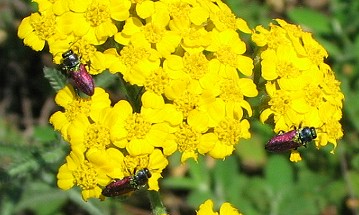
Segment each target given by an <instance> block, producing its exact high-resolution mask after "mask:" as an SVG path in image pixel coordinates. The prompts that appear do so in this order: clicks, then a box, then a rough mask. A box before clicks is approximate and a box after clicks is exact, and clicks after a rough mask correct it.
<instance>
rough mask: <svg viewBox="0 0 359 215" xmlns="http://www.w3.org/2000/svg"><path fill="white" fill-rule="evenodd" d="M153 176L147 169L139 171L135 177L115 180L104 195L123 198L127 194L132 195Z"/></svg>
mask: <svg viewBox="0 0 359 215" xmlns="http://www.w3.org/2000/svg"><path fill="white" fill-rule="evenodd" d="M151 176H152V174H151V172H150V171H149V170H148V169H147V168H144V169H142V170H139V171H138V172H137V173H136V174H135V175H133V176H127V177H124V178H123V179H115V181H113V182H111V183H109V184H108V185H107V186H106V187H105V188H104V189H103V190H102V195H104V196H107V197H114V196H121V195H125V194H130V193H131V192H134V191H136V190H138V189H140V187H142V186H144V185H146V184H147V182H148V179H149V178H151Z"/></svg>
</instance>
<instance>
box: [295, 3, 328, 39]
mask: <svg viewBox="0 0 359 215" xmlns="http://www.w3.org/2000/svg"><path fill="white" fill-rule="evenodd" d="M288 16H289V18H290V19H291V20H293V22H294V23H297V24H300V25H304V26H305V27H307V28H310V30H311V31H314V32H316V33H319V34H322V33H325V34H329V33H331V26H330V18H329V17H328V16H325V15H323V14H322V13H320V12H318V11H315V10H312V9H309V8H293V9H292V10H290V11H289V12H288Z"/></svg>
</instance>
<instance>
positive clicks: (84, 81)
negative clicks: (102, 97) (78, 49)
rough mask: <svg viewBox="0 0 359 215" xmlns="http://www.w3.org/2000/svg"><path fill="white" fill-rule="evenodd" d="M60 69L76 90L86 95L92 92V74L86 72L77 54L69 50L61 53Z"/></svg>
mask: <svg viewBox="0 0 359 215" xmlns="http://www.w3.org/2000/svg"><path fill="white" fill-rule="evenodd" d="M62 58H63V59H62V70H63V71H64V72H65V73H66V75H67V76H68V77H69V81H70V83H71V84H72V86H74V87H75V88H76V89H77V90H80V91H82V92H83V93H85V94H86V95H88V96H92V95H93V94H94V88H95V84H94V81H93V78H92V76H91V75H90V74H89V73H88V72H87V70H86V67H85V65H84V64H82V63H81V62H80V60H79V58H78V56H77V55H76V54H75V53H73V51H72V50H69V51H67V52H65V53H63V54H62Z"/></svg>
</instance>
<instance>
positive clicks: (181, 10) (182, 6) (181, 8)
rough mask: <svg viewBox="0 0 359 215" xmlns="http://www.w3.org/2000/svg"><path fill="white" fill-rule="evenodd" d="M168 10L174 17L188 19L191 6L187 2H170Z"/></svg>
mask: <svg viewBox="0 0 359 215" xmlns="http://www.w3.org/2000/svg"><path fill="white" fill-rule="evenodd" d="M168 10H169V12H170V15H171V16H172V17H173V19H188V14H189V12H190V10H191V6H190V5H189V4H188V3H185V2H177V3H174V4H170V5H169V6H168Z"/></svg>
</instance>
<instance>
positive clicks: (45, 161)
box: [0, 0, 359, 215]
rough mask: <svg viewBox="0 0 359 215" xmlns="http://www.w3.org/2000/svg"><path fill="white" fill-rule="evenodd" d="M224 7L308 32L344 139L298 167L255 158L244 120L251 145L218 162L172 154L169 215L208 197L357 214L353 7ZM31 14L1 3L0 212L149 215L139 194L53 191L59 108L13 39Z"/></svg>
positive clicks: (259, 135)
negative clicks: (53, 121) (323, 56)
mask: <svg viewBox="0 0 359 215" xmlns="http://www.w3.org/2000/svg"><path fill="white" fill-rule="evenodd" d="M226 3H227V4H228V5H229V6H230V7H231V8H232V10H233V11H234V13H235V14H236V15H237V16H239V17H241V18H244V19H245V20H247V21H248V23H249V25H250V27H251V28H253V27H255V26H256V25H259V24H262V25H264V26H268V23H269V22H271V21H272V19H273V18H283V19H285V20H287V21H288V22H290V23H295V24H300V25H301V26H302V28H303V29H305V30H307V31H310V32H312V33H313V34H314V37H315V38H316V39H317V40H318V41H319V42H320V43H321V44H322V45H323V46H324V47H325V48H326V49H327V51H328V52H329V58H328V59H327V63H328V64H330V65H331V66H332V68H333V70H334V71H335V72H336V77H337V78H338V79H339V80H340V81H341V83H342V84H341V89H342V91H343V93H344V95H345V101H344V102H345V103H344V110H343V119H342V125H343V129H344V137H343V139H342V140H340V141H339V143H338V147H337V149H336V151H335V154H334V155H333V154H330V153H329V152H330V150H331V149H332V147H331V145H329V146H327V147H325V148H322V149H321V150H319V151H318V150H317V149H316V148H315V147H314V146H313V144H311V145H309V146H308V148H304V147H302V148H301V149H300V150H299V151H300V152H301V154H302V157H303V161H302V162H299V163H291V162H290V161H289V153H284V154H271V153H267V152H266V151H265V150H264V144H265V143H266V142H267V140H268V139H269V138H270V137H272V136H273V135H274V134H273V132H272V130H271V127H270V126H268V125H263V124H261V123H259V122H251V123H252V126H251V131H252V134H253V135H252V138H251V139H250V140H246V141H241V143H240V144H238V147H237V150H236V151H235V154H234V155H233V156H231V157H229V158H228V159H226V160H224V161H216V160H213V159H209V158H201V159H199V162H198V163H195V162H192V161H190V162H188V164H187V165H181V164H180V162H179V155H174V156H172V157H171V162H170V166H169V167H168V168H167V170H166V171H165V173H164V179H162V181H161V185H160V188H161V190H160V192H161V196H162V199H163V202H164V204H165V205H166V206H167V208H168V209H169V212H170V214H172V215H179V214H185V215H187V214H188V215H191V214H195V209H196V208H198V206H199V205H200V204H201V203H203V201H204V200H206V199H208V198H212V199H213V200H214V201H215V204H216V206H217V207H218V206H219V205H220V204H221V203H223V202H224V201H228V202H230V203H231V204H233V205H234V206H235V207H237V208H238V209H239V210H240V211H241V212H243V213H244V214H246V215H257V214H261V215H262V214H271V215H277V214H278V215H280V214H291V215H312V214H313V215H319V214H321V215H335V214H353V215H354V214H359V153H358V152H359V144H358V138H359V136H358V131H359V99H357V98H358V96H359V1H358V0H303V1H299V0H292V1H285V0H268V1H254V0H252V1H250V0H248V1H246V0H227V1H226ZM34 10H35V7H34V5H33V4H30V1H25V0H0V71H1V72H0V194H1V195H0V214H2V215H10V214H19V215H20V214H21V215H23V214H24V215H50V214H59V215H60V214H79V215H82V214H91V215H95V214H113V215H115V214H138V215H141V214H143V215H145V214H151V212H150V210H149V203H148V199H147V196H146V195H147V194H146V192H145V191H143V190H140V191H138V192H136V193H135V194H134V195H132V196H131V197H130V198H127V199H118V198H117V199H107V200H106V201H104V202H101V201H99V200H90V201H88V202H83V200H82V199H81V195H80V192H79V190H78V189H71V190H69V191H62V190H60V189H58V188H57V186H56V174H57V169H58V168H59V166H60V165H61V164H62V163H63V162H64V158H65V156H66V155H67V153H68V151H69V148H68V144H67V143H64V142H63V141H61V138H60V137H59V135H58V134H57V133H55V132H54V131H53V130H52V127H51V126H49V125H48V118H49V116H50V115H51V114H52V113H53V112H54V111H55V110H57V108H58V107H56V105H55V104H54V101H53V98H54V95H55V92H54V91H53V90H52V89H51V87H50V85H49V83H48V81H47V80H46V79H45V78H44V75H43V72H42V70H43V67H44V66H49V67H53V66H54V65H52V59H51V56H50V55H49V54H48V52H47V51H46V50H45V51H43V52H35V51H32V50H31V49H30V48H28V47H25V46H24V45H23V43H22V41H21V40H20V39H18V38H17V36H16V35H17V33H16V31H17V27H18V25H19V23H20V21H21V19H23V18H24V17H26V16H28V15H29V14H30V13H31V12H32V11H34ZM110 84H111V85H112V86H113V85H114V84H116V83H114V82H113V81H112V82H109V83H107V85H110ZM105 85H106V84H105ZM110 89H113V90H112V91H111V94H112V96H114V97H115V98H116V97H117V98H119V97H121V96H122V95H120V92H119V91H118V90H116V88H110ZM255 111H256V113H255V114H257V115H258V111H259V110H255Z"/></svg>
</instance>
